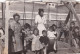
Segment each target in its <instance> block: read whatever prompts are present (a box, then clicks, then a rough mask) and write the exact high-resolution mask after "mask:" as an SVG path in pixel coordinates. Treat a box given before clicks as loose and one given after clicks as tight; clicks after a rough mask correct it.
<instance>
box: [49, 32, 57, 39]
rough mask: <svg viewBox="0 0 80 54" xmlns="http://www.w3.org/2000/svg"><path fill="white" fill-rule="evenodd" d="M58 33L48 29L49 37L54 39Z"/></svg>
mask: <svg viewBox="0 0 80 54" xmlns="http://www.w3.org/2000/svg"><path fill="white" fill-rule="evenodd" d="M56 35H57V32H56V31H52V32H51V31H48V37H49V39H54V38H55V37H56Z"/></svg>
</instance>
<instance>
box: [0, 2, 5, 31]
mask: <svg viewBox="0 0 80 54" xmlns="http://www.w3.org/2000/svg"><path fill="white" fill-rule="evenodd" d="M1 4H2V27H3V29H4V28H5V4H4V3H1Z"/></svg>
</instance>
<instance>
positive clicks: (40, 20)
mask: <svg viewBox="0 0 80 54" xmlns="http://www.w3.org/2000/svg"><path fill="white" fill-rule="evenodd" d="M35 24H36V26H37V28H38V30H39V36H43V35H42V31H43V30H46V27H45V25H46V18H45V16H44V10H43V9H39V12H38V15H36V17H35Z"/></svg>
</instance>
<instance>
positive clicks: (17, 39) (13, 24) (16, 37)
mask: <svg viewBox="0 0 80 54" xmlns="http://www.w3.org/2000/svg"><path fill="white" fill-rule="evenodd" d="M10 26H11V29H12V30H13V31H14V38H13V40H15V43H13V45H14V52H19V51H22V50H23V47H22V46H23V45H22V39H21V33H20V31H21V24H20V23H19V22H18V23H17V22H15V21H13V22H11V24H10Z"/></svg>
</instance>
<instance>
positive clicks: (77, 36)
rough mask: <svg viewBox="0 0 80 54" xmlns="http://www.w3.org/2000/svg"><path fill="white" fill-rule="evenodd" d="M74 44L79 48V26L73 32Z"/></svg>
mask: <svg viewBox="0 0 80 54" xmlns="http://www.w3.org/2000/svg"><path fill="white" fill-rule="evenodd" d="M73 43H74V45H75V47H76V48H79V45H78V44H80V34H79V27H78V26H76V27H75V28H74V31H73Z"/></svg>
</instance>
